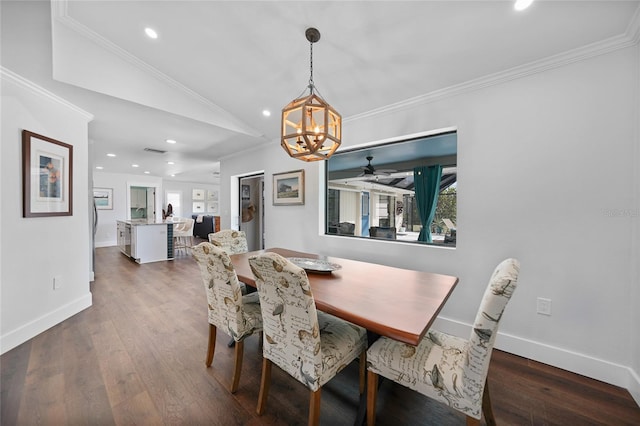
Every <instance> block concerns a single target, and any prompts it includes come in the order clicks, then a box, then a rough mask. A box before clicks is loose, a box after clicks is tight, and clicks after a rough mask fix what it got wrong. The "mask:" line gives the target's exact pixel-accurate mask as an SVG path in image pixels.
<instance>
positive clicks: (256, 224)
mask: <svg viewBox="0 0 640 426" xmlns="http://www.w3.org/2000/svg"><path fill="white" fill-rule="evenodd" d="M239 188H240V197H239V202H240V205H239V211H240V225H239V228H240V230H241V231H244V232H245V233H246V234H247V247H248V249H249V251H254V250H262V249H264V174H258V175H252V176H243V177H241V178H239Z"/></svg>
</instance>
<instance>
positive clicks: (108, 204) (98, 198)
mask: <svg viewBox="0 0 640 426" xmlns="http://www.w3.org/2000/svg"><path fill="white" fill-rule="evenodd" d="M93 202H94V203H95V204H96V209H98V210H113V189H112V188H93Z"/></svg>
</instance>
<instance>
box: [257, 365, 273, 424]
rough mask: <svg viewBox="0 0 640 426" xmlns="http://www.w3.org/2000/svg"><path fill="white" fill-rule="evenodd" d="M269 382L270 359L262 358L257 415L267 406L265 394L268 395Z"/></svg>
mask: <svg viewBox="0 0 640 426" xmlns="http://www.w3.org/2000/svg"><path fill="white" fill-rule="evenodd" d="M270 384H271V361H269V360H268V359H267V358H262V379H261V380H260V393H259V394H258V407H257V408H256V413H258V415H259V416H261V415H262V413H264V409H265V408H266V406H267V396H268V395H269V385H270Z"/></svg>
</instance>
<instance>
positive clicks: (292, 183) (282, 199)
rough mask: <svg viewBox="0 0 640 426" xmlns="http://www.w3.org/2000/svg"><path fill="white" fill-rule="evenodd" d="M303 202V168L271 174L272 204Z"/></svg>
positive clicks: (282, 204) (284, 204)
mask: <svg viewBox="0 0 640 426" xmlns="http://www.w3.org/2000/svg"><path fill="white" fill-rule="evenodd" d="M294 204H304V170H294V171H292V172H285V173H277V174H274V175H273V205H274V206H286V205H294Z"/></svg>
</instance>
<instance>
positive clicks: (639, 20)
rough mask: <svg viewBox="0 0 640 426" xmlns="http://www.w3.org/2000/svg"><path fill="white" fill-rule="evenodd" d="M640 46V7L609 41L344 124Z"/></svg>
mask: <svg viewBox="0 0 640 426" xmlns="http://www.w3.org/2000/svg"><path fill="white" fill-rule="evenodd" d="M639 42H640V6H638V8H637V9H636V12H635V13H634V16H633V18H632V19H631V21H630V23H629V25H628V26H627V29H626V31H625V33H624V34H621V35H617V36H614V37H610V38H608V39H605V40H601V41H598V42H595V43H591V44H588V45H586V46H582V47H579V48H576V49H572V50H569V51H567V52H563V53H559V54H557V55H553V56H549V57H547V58H544V59H541V60H538V61H534V62H529V63H527V64H524V65H519V66H517V67H513V68H510V69H508V70H505V71H500V72H497V73H494V74H490V75H487V76H484V77H480V78H477V79H474V80H469V81H467V82H464V83H460V84H456V85H453V86H449V87H446V88H444V89H439V90H435V91H433V92H429V93H426V94H423V95H419V96H415V97H412V98H409V99H405V100H403V101H400V102H396V103H393V104H390V105H386V106H383V107H380V108H376V109H372V110H370V111H366V112H363V113H361V114H356V115H352V116H350V117H347V118H343V120H342V121H343V123H348V122H351V121H356V120H360V119H364V118H369V117H374V116H378V115H383V114H388V113H391V112H396V111H401V110H404V109H408V108H412V107H415V106H417V105H422V104H427V103H431V102H435V101H438V100H442V99H446V98H450V97H453V96H457V95H461V94H464V93H469V92H473V91H475V90H479V89H484V88H486V87H491V86H496V85H499V84H503V83H506V82H509V81H512V80H517V79H520V78H523V77H527V76H530V75H535V74H539V73H542V72H545V71H549V70H552V69H555V68H560V67H563V66H566V65H569V64H572V63H575V62H580V61H584V60H586V59H590V58H593V57H595V56H600V55H605V54H607V53H611V52H614V51H616V50H619V49H624V48H627V47H631V46H633V45H636V44H638V43H639Z"/></svg>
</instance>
